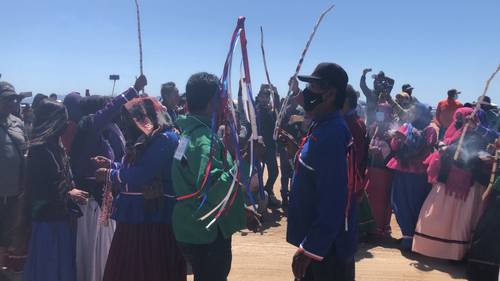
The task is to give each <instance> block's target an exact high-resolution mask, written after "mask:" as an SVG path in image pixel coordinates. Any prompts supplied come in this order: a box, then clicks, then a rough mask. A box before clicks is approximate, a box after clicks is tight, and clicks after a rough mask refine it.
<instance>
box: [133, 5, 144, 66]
mask: <svg viewBox="0 0 500 281" xmlns="http://www.w3.org/2000/svg"><path fill="white" fill-rule="evenodd" d="M135 10H136V14H137V39H138V41H139V69H140V72H141V75H143V74H144V72H143V65H142V35H141V11H140V9H139V2H138V0H135Z"/></svg>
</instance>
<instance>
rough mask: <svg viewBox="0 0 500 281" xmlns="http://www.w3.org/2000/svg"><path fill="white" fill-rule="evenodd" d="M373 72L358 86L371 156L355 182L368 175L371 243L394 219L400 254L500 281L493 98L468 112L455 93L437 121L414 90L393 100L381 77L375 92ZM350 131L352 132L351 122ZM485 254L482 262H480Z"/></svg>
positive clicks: (389, 81) (408, 89) (405, 90)
mask: <svg viewBox="0 0 500 281" xmlns="http://www.w3.org/2000/svg"><path fill="white" fill-rule="evenodd" d="M369 71H370V70H369V69H366V70H365V71H364V72H363V75H362V77H361V82H360V86H361V89H362V90H363V94H364V95H365V96H366V100H367V105H366V116H367V119H366V120H367V127H368V129H367V130H366V131H363V130H361V131H363V132H367V134H366V137H365V138H362V137H361V136H360V137H358V139H359V138H362V139H363V140H362V141H359V140H358V143H363V145H364V144H365V143H367V145H366V146H365V147H366V149H367V151H368V153H367V155H366V157H365V158H364V159H360V160H359V161H367V164H366V167H367V168H366V170H364V167H363V166H358V168H359V169H360V170H359V172H357V173H355V174H354V175H356V174H361V175H364V183H365V184H364V191H365V192H366V194H367V197H368V202H369V203H370V204H369V205H370V206H369V207H370V208H371V214H372V215H373V219H374V222H375V226H374V228H373V229H372V231H368V234H371V237H370V238H375V239H384V238H387V237H390V234H391V228H390V220H391V215H392V213H394V215H395V217H396V220H397V222H398V224H399V226H400V228H401V232H402V235H403V237H402V240H401V250H403V251H413V252H416V253H419V254H422V255H426V256H430V257H435V258H440V259H446V260H456V261H461V260H464V259H465V258H468V260H469V267H468V274H469V279H470V280H497V279H498V278H499V275H498V264H499V262H500V259H499V258H500V252H499V251H498V249H496V248H495V247H494V245H495V244H496V242H495V240H494V239H492V236H490V235H491V234H490V231H495V229H496V228H497V227H498V226H497V225H498V223H493V219H492V217H491V216H492V213H493V212H494V211H492V210H494V208H495V205H496V203H495V202H496V199H495V195H494V194H495V193H494V192H493V193H492V192H491V188H492V187H494V188H498V187H497V186H495V183H494V181H495V179H496V177H498V171H495V170H493V171H492V168H494V167H493V163H494V162H495V161H494V160H493V159H494V156H495V155H496V153H497V151H498V142H497V146H495V142H496V141H497V139H498V137H499V133H498V120H499V115H498V109H496V108H495V107H494V106H493V105H492V104H491V100H490V98H489V97H487V96H486V97H485V98H484V99H482V101H478V102H481V103H480V104H478V105H476V104H470V103H468V104H465V105H463V104H462V103H460V102H459V101H458V96H459V94H460V92H459V91H457V90H456V89H450V90H449V91H448V93H447V95H448V96H447V98H446V99H445V100H443V101H440V102H439V104H438V105H437V108H436V113H435V115H434V116H433V114H432V113H431V108H430V107H428V106H426V105H424V104H422V103H420V102H419V101H418V100H417V99H416V98H415V97H414V96H413V87H412V86H411V85H409V84H405V85H403V87H402V92H401V93H400V94H397V95H396V99H395V100H394V99H392V97H391V96H390V95H389V93H390V91H391V90H392V85H393V80H392V79H391V78H388V77H386V76H385V74H384V73H383V72H380V73H378V74H377V75H374V76H372V77H373V78H374V89H373V90H371V89H369V88H368V87H367V86H366V74H367V73H368V72H369ZM346 120H349V118H347V119H346ZM351 120H355V119H353V118H351ZM348 124H350V127H354V126H353V125H351V124H354V123H353V122H352V121H351V122H349V121H348ZM360 128H361V127H360V126H357V129H352V130H351V132H356V131H360ZM358 135H360V134H358ZM462 135H463V136H462ZM353 136H354V143H356V134H354V133H353ZM461 137H462V139H461ZM354 147H355V148H356V146H354ZM359 150H360V149H358V152H357V156H359V155H360V153H359ZM361 150H363V149H361ZM495 167H496V166H495ZM495 173H496V174H495ZM350 175H351V174H350ZM496 184H497V185H498V182H497V183H496ZM488 187H489V188H488ZM360 202H363V201H362V200H360ZM365 209H366V207H364V206H363V204H361V203H359V214H358V217H359V218H358V222H359V227H360V230H361V228H362V227H363V226H364V225H363V223H366V222H367V221H369V220H361V218H362V211H363V210H365ZM485 209H486V210H488V211H486V213H485ZM479 229H481V231H479ZM359 234H360V235H362V234H363V232H361V231H360V232H359ZM497 235H498V233H497ZM486 245H490V246H491V247H490V248H487V246H486ZM479 247H481V248H480V250H479ZM480 252H481V253H482V254H480V256H481V258H475V256H476V255H478V254H479V253H480ZM467 254H468V256H467Z"/></svg>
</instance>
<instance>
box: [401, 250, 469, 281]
mask: <svg viewBox="0 0 500 281" xmlns="http://www.w3.org/2000/svg"><path fill="white" fill-rule="evenodd" d="M401 254H402V255H403V256H404V257H405V258H407V259H409V260H412V261H413V262H412V263H410V265H411V266H413V267H415V268H416V269H418V270H420V271H426V272H428V271H432V270H438V271H441V272H446V273H448V274H449V275H450V276H451V277H452V278H462V279H466V278H467V274H466V270H465V269H466V262H465V261H448V260H441V259H436V258H431V257H426V256H423V255H420V254H417V253H413V252H404V251H402V252H401Z"/></svg>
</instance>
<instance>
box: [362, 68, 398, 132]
mask: <svg viewBox="0 0 500 281" xmlns="http://www.w3.org/2000/svg"><path fill="white" fill-rule="evenodd" d="M371 71H372V69H371V68H366V69H364V70H363V74H362V75H361V81H360V83H359V86H360V87H361V91H362V92H363V94H364V95H365V97H366V124H367V125H371V124H372V123H373V122H374V121H375V114H376V111H377V105H378V103H379V98H380V95H381V94H383V93H384V94H387V95H389V94H390V93H391V91H392V87H393V86H394V79H392V78H389V77H387V76H385V73H384V72H383V71H379V73H378V74H374V75H372V78H373V79H374V80H373V90H372V89H370V88H368V86H367V85H366V74H367V73H368V72H371Z"/></svg>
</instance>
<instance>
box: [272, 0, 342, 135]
mask: <svg viewBox="0 0 500 281" xmlns="http://www.w3.org/2000/svg"><path fill="white" fill-rule="evenodd" d="M334 7H335V5H331V6H330V7H328V8H327V9H326V10H325V11H323V13H321V15H320V16H319V18H318V21H317V22H316V24H315V25H314V29H313V31H312V33H311V35H309V39H308V40H307V43H306V47H305V48H304V50H303V51H302V55H301V56H300V59H299V63H298V64H297V67H296V68H295V73H294V74H293V79H294V80H295V79H297V75H299V71H300V68H301V67H302V63H303V62H304V58H305V56H306V54H307V50H308V49H309V46H310V45H311V42H312V40H313V38H314V35H315V34H316V31H317V30H318V27H319V25H320V24H321V21H322V20H323V18H324V17H325V16H326V14H328V13H329V12H330V11H331V10H332V9H333V8H334ZM291 94H292V85H290V88H289V89H288V93H287V95H286V97H285V100H284V101H283V104H282V105H281V109H280V111H279V113H278V118H276V126H275V128H274V134H273V138H274V140H277V139H278V132H279V129H280V128H281V123H282V121H283V117H284V115H285V108H286V107H287V105H288V100H289V98H290V96H291Z"/></svg>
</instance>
